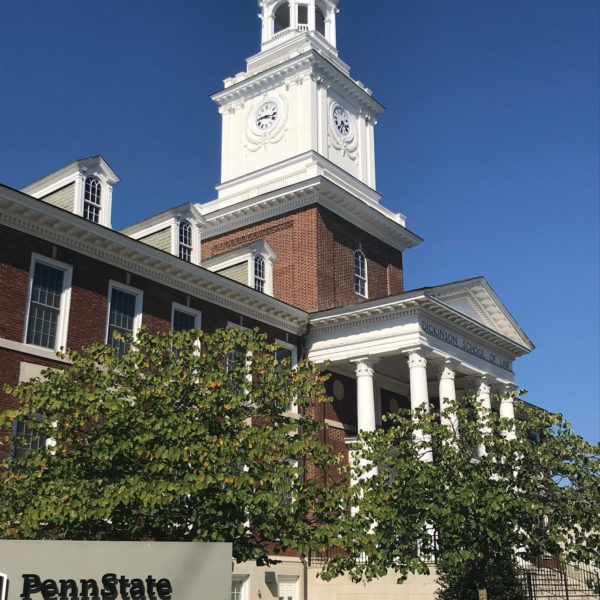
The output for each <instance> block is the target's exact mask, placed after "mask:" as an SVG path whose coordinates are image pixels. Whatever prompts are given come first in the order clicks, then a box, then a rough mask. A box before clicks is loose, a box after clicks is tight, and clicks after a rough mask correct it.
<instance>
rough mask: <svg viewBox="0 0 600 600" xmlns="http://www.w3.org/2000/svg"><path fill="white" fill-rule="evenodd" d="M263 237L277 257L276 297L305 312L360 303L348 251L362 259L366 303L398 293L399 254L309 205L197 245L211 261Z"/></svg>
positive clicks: (401, 286) (400, 278)
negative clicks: (364, 258) (366, 294)
mask: <svg viewBox="0 0 600 600" xmlns="http://www.w3.org/2000/svg"><path fill="white" fill-rule="evenodd" d="M260 239H265V240H266V241H267V242H268V243H269V244H270V245H271V246H272V248H273V250H275V252H276V253H277V259H276V260H275V262H274V264H273V293H274V296H275V297H276V298H278V299H279V300H282V301H283V302H286V303H288V304H291V305H293V306H297V307H298V308H301V309H302V310H306V311H307V312H316V311H320V310H327V309H329V308H334V307H337V306H346V305H349V304H355V303H357V302H362V301H363V300H364V298H362V297H361V296H359V295H358V294H356V293H355V292H354V251H355V250H356V249H358V248H361V249H362V251H363V252H364V253H365V256H366V258H367V273H368V285H369V299H375V298H384V297H386V296H390V295H393V294H398V293H401V292H403V291H404V280H403V271H402V253H401V252H399V251H397V250H394V249H393V248H391V247H390V246H388V245H387V244H384V243H383V242H381V241H380V240H378V239H377V238H375V237H374V236H372V235H369V234H367V233H365V232H364V231H362V230H361V229H360V228H359V227H356V226H355V225H353V224H351V223H349V222H348V221H345V220H344V219H342V218H340V217H338V216H337V215H335V214H334V213H332V212H331V211H329V210H327V209H325V208H323V207H320V206H317V205H314V206H311V207H308V208H305V209H302V210H298V211H294V212H290V213H288V214H286V215H285V216H281V217H275V218H273V219H269V220H267V221H264V222H261V223H258V224H255V225H252V226H249V227H246V228H244V229H240V230H237V231H234V232H229V233H226V234H223V235H221V236H218V237H216V238H213V239H209V240H205V241H204V242H203V243H202V256H203V257H204V258H205V259H208V258H212V257H213V256H218V255H220V254H224V253H226V252H229V251H230V250H234V249H236V248H241V247H244V246H247V245H248V244H251V243H252V242H254V241H256V240H260Z"/></svg>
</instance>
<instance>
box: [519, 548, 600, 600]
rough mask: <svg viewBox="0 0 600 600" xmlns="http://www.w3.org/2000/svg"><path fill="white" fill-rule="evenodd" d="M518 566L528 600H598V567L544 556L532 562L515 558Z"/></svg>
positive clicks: (599, 572) (599, 584)
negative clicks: (593, 599) (595, 599)
mask: <svg viewBox="0 0 600 600" xmlns="http://www.w3.org/2000/svg"><path fill="white" fill-rule="evenodd" d="M517 567H518V572H519V577H520V578H521V581H522V582H523V587H524V588H525V591H526V593H527V598H528V600H580V599H583V598H586V599H592V598H597V599H600V570H599V569H597V568H595V567H593V566H590V565H572V564H569V563H566V562H564V561H563V560H561V559H560V558H558V557H556V556H544V557H540V558H538V559H536V560H534V561H532V562H528V561H525V560H523V559H522V558H517Z"/></svg>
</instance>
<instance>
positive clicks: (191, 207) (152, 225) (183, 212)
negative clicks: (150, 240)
mask: <svg viewBox="0 0 600 600" xmlns="http://www.w3.org/2000/svg"><path fill="white" fill-rule="evenodd" d="M175 218H177V219H179V218H181V219H190V218H191V219H194V220H195V221H196V222H197V223H199V224H200V225H202V226H204V225H206V219H205V218H204V216H203V215H202V213H201V212H200V211H199V210H198V208H197V207H196V205H195V204H192V203H191V202H184V203H183V204H180V205H179V206H174V207H173V208H169V209H167V210H165V211H163V212H161V213H158V214H157V215H153V216H151V217H148V218H147V219H144V220H143V221H138V222H137V223H134V224H133V225H129V226H128V227H125V228H124V229H121V230H120V232H121V233H122V234H124V235H128V236H130V237H133V238H136V239H137V238H139V237H143V234H144V233H146V232H147V231H148V230H154V229H156V228H157V226H160V225H161V224H165V227H166V225H167V224H168V223H170V222H171V220H172V219H175ZM140 234H142V235H140Z"/></svg>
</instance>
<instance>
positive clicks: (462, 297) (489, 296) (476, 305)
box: [427, 277, 533, 349]
mask: <svg viewBox="0 0 600 600" xmlns="http://www.w3.org/2000/svg"><path fill="white" fill-rule="evenodd" d="M427 296H429V297H432V298H435V299H436V300H438V301H439V302H442V303H443V304H445V305H446V306H448V307H450V308H452V309H454V310H455V311H457V312H460V313H462V314H463V315H465V316H467V317H469V318H470V319H473V320H474V321H477V322H478V323H481V324H482V325H485V326H486V327H488V328H489V329H492V330H494V331H496V332H497V333H499V334H501V335H503V336H504V337H507V338H509V339H511V340H513V341H514V342H517V343H519V344H523V345H525V346H528V347H530V348H532V349H533V344H532V343H531V340H530V339H529V338H528V337H527V336H526V335H525V333H524V331H523V330H522V329H521V328H520V327H519V325H518V324H517V322H516V321H515V319H514V318H513V316H512V315H511V314H510V313H509V312H508V310H507V308H506V307H505V306H504V304H503V303H502V302H501V301H500V298H498V296H497V295H496V293H495V292H494V290H493V289H492V288H491V286H490V285H489V283H488V282H487V281H486V280H485V279H484V278H483V277H477V278H475V279H467V280H464V281H458V282H455V283H448V284H446V285H441V286H437V287H433V288H429V289H428V290H427Z"/></svg>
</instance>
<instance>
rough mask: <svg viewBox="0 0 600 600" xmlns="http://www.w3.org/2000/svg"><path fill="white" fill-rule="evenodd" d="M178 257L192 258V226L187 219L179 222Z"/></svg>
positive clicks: (188, 260) (183, 258)
mask: <svg viewBox="0 0 600 600" xmlns="http://www.w3.org/2000/svg"><path fill="white" fill-rule="evenodd" d="M179 258H181V259H182V260H185V261H187V262H191V260H192V226H191V225H190V224H189V223H188V222H187V221H181V223H179Z"/></svg>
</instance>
